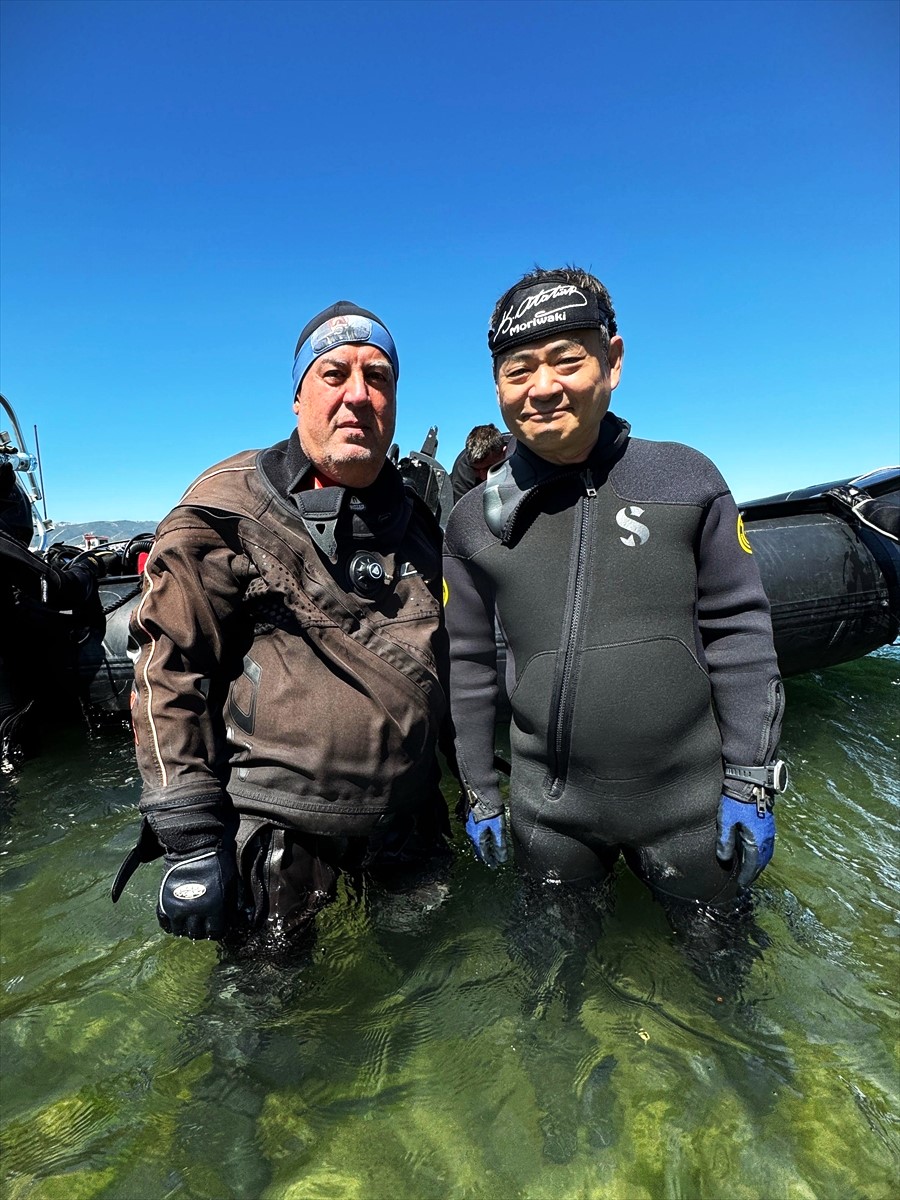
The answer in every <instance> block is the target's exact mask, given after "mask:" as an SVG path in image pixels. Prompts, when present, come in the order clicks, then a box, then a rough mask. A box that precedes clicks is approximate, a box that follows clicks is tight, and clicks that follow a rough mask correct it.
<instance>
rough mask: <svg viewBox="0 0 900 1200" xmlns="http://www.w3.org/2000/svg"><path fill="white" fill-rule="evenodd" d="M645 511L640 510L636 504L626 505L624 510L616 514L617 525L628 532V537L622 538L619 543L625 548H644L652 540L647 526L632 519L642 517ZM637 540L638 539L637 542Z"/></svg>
mask: <svg viewBox="0 0 900 1200" xmlns="http://www.w3.org/2000/svg"><path fill="white" fill-rule="evenodd" d="M643 515H644V510H643V509H642V508H638V506H637V505H636V504H626V506H625V507H624V508H620V509H619V511H618V512H617V513H616V524H617V525H618V526H619V528H620V529H627V530H628V537H620V538H619V541H620V542H621V543H622V545H623V546H643V544H644V543H645V542H646V541H648V540H649V538H650V530H649V529H648V528H647V526H646V525H642V524H641V522H640V521H633V520H632V519H631V518H632V517H642V516H643ZM635 538H636V539H637V540H636V541H635Z"/></svg>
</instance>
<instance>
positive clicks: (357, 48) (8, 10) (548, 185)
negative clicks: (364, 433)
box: [0, 0, 900, 521]
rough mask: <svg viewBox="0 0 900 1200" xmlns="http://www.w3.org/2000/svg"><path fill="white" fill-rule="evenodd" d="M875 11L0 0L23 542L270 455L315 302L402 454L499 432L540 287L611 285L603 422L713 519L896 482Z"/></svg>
mask: <svg viewBox="0 0 900 1200" xmlns="http://www.w3.org/2000/svg"><path fill="white" fill-rule="evenodd" d="M898 14H900V7H898V5H897V4H896V3H895V2H893V0H891V2H882V0H876V2H868V0H852V2H850V3H844V2H842V0H835V2H822V0H819V2H801V3H793V2H791V0H785V2H781V3H776V2H773V0H754V2H751V3H741V2H732V3H723V2H719V0H714V2H712V3H679V2H677V0H674V2H666V3H655V2H643V0H634V2H631V3H591V2H581V3H544V2H540V0H537V2H531V3H528V2H520V3H514V2H512V3H478V2H477V0H468V2H457V3H445V2H441V0H431V2H429V3H420V2H416V0H407V2H400V3H396V2H378V0H370V2H368V3H352V2H344V0H331V2H329V3H314V2H310V3H291V2H290V0H282V2H278V3H267V2H266V0H251V2H247V3H244V2H242V0H235V2H229V0H220V2H213V3H208V2H206V0H192V2H190V3H186V2H178V0H153V2H150V3H145V2H143V0H130V2H129V3H123V2H119V0H106V2H100V3H82V2H80V0H64V2H62V3H57V2H55V0H25V2H21V0H4V2H3V3H2V30H0V32H2V89H3V91H2V109H0V114H2V174H3V192H2V209H0V216H2V228H0V234H2V243H0V246H2V261H0V266H2V292H0V317H2V325H0V335H2V344H0V351H2V377H0V382H2V390H3V392H4V394H5V395H6V396H7V397H8V398H9V399H10V401H11V402H12V404H13V406H14V407H15V408H16V409H17V411H18V415H19V418H20V421H21V422H22V424H23V426H24V427H25V428H26V429H27V430H29V431H30V429H31V426H32V425H33V424H34V423H35V422H36V423H37V424H38V426H39V431H40V438H41V447H42V451H43V460H44V477H45V483H46V490H47V496H48V506H49V512H50V516H51V517H53V518H55V519H57V520H68V521H90V520H95V519H97V520H99V519H101V518H108V519H127V518H131V519H135V520H146V519H158V518H160V517H162V516H163V515H164V513H165V512H166V511H167V510H168V509H169V507H171V505H172V504H173V503H175V502H176V501H177V499H178V497H179V496H180V494H181V492H182V490H183V489H184V487H185V486H186V485H187V484H188V483H189V482H190V480H191V479H192V478H193V477H194V476H195V475H197V474H198V473H199V472H200V471H202V470H203V469H204V468H205V467H207V466H208V465H210V464H211V463H213V462H216V461H217V460H218V459H220V458H223V457H225V456H226V455H228V454H231V453H233V452H235V451H236V450H239V449H244V448H246V447H248V446H263V445H267V444H269V443H271V442H273V441H276V440H278V439H280V438H282V437H286V436H287V434H288V433H289V432H290V429H291V428H292V425H293V420H294V418H293V415H292V413H291V411H290V402H291V384H290V378H291V365H292V359H293V351H294V343H295V341H296V338H297V334H298V333H299V331H300V329H301V327H302V326H303V325H304V324H305V322H306V321H307V319H308V318H309V317H310V316H312V315H313V314H314V313H316V312H317V311H319V310H320V309H321V308H323V307H324V306H325V305H327V304H329V303H331V302H332V301H334V300H337V299H351V300H354V301H356V302H357V303H359V304H362V305H364V306H365V307H367V308H371V309H374V310H375V312H377V313H378V314H379V315H380V316H381V317H382V318H383V319H384V321H385V322H386V323H387V325H388V326H389V327H390V329H391V331H392V332H393V334H394V337H395V340H396V342H397V345H398V348H399V353H400V362H401V373H400V387H399V421H398V441H399V443H400V447H401V449H402V450H403V451H404V452H405V451H407V450H410V449H415V448H418V447H419V446H420V445H421V442H422V439H423V438H424V436H425V434H426V432H427V430H428V427H429V425H431V424H432V423H435V424H437V425H438V426H439V430H440V449H439V457H440V458H441V459H442V460H443V461H445V463H446V464H447V465H448V466H449V465H450V463H451V462H452V460H453V458H454V457H455V455H456V454H457V452H458V451H459V449H460V448H461V446H462V443H463V440H464V438H465V435H466V433H467V432H468V430H469V429H470V428H471V426H472V425H474V424H480V423H482V422H485V421H489V420H493V419H495V418H496V417H497V408H496V400H495V396H494V390H493V384H492V379H491V371H490V359H489V356H488V352H487V347H486V342H485V334H486V329H487V321H488V316H489V313H490V310H491V308H492V306H493V303H494V301H495V300H496V298H497V297H498V295H499V294H500V293H501V292H502V291H504V290H505V288H506V287H507V286H508V285H509V284H510V283H512V282H513V281H514V280H515V279H516V278H517V277H518V276H519V275H520V274H521V273H522V272H523V271H525V270H528V269H529V268H530V267H532V266H533V265H534V264H535V263H539V264H540V265H541V266H547V267H552V266H559V265H561V264H563V263H567V262H570V263H571V262H574V263H577V264H578V265H581V266H585V267H587V268H588V269H590V270H593V271H594V273H595V274H597V275H599V276H600V278H601V279H602V280H603V281H604V282H605V283H606V284H607V286H608V287H609V289H610V291H611V293H612V296H613V300H614V302H615V304H616V309H617V312H618V318H619V327H620V332H621V333H622V335H623V337H624V339H625V346H626V356H625V370H624V374H623V380H622V383H621V385H620V387H619V390H618V391H617V392H616V393H615V396H614V403H613V408H614V410H615V411H616V412H618V413H619V414H620V415H622V416H625V417H627V418H628V420H630V421H631V424H632V428H633V431H634V433H635V434H636V435H639V436H642V437H650V438H662V439H672V440H676V441H684V442H688V443H689V444H691V445H694V446H697V447H698V448H699V449H701V450H703V451H704V452H705V453H707V454H709V455H710V456H711V457H712V458H714V459H715V460H716V462H717V463H718V464H719V466H720V467H721V469H722V471H723V472H724V474H725V476H726V478H727V479H728V480H729V482H730V483H731V485H732V488H733V490H734V492H735V494H736V496H737V497H738V499H741V500H747V499H750V498H752V497H756V496H762V495H766V494H769V493H772V492H775V491H781V490H785V489H787V488H789V487H792V486H801V485H806V484H810V483H814V482H817V481H820V480H826V479H833V478H838V477H841V476H845V475H851V474H857V473H860V472H863V471H866V470H869V469H871V468H874V467H877V466H882V465H884V464H886V463H889V462H897V461H898V460H900V445H898V442H900V430H898V423H900V415H898V357H900V356H898V329H900V305H898V262H900V251H898V147H900V128H898V54H900V37H898V25H900V21H898Z"/></svg>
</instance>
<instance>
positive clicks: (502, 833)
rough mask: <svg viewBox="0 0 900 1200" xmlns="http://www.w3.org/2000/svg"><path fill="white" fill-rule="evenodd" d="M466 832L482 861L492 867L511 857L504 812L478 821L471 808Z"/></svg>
mask: <svg viewBox="0 0 900 1200" xmlns="http://www.w3.org/2000/svg"><path fill="white" fill-rule="evenodd" d="M466 833H467V834H468V835H469V840H470V841H471V843H472V845H473V846H474V847H475V853H476V854H477V855H478V857H479V858H480V859H481V861H482V862H483V863H484V864H485V865H486V866H488V867H491V868H492V869H493V868H494V867H499V866H500V864H501V863H505V862H506V860H507V858H509V850H508V849H507V845H506V818H505V817H504V815H503V813H498V814H497V816H496V817H485V818H484V819H483V820H481V821H478V820H476V818H475V813H474V812H473V811H472V810H471V809H470V810H469V815H468V816H467V817H466Z"/></svg>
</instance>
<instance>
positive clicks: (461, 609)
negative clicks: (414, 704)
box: [444, 515, 503, 821]
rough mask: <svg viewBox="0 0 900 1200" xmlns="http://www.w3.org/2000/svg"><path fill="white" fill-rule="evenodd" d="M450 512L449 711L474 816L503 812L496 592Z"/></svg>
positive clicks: (446, 545)
mask: <svg viewBox="0 0 900 1200" xmlns="http://www.w3.org/2000/svg"><path fill="white" fill-rule="evenodd" d="M454 524H455V522H454V519H453V517H452V515H451V519H450V523H449V524H448V527H447V534H446V538H445V542H444V582H445V611H446V620H447V630H448V633H449V635H450V713H451V716H452V719H453V726H454V730H455V745H456V758H457V763H458V766H459V772H460V777H461V779H462V782H463V784H464V786H465V787H466V789H467V792H468V795H469V804H470V807H471V809H472V811H473V812H474V813H475V817H476V820H479V821H480V820H484V818H485V817H493V816H496V815H497V814H498V813H501V812H502V811H503V800H502V799H501V796H500V786H499V782H498V779H497V772H496V770H495V769H494V721H495V719H496V713H497V642H496V638H495V634H494V597H493V590H492V588H491V585H490V584H489V582H488V580H487V578H486V577H485V575H484V574H483V573H482V572H481V571H479V570H478V567H477V565H476V564H474V563H473V562H472V561H471V560H469V559H468V558H467V557H466V556H465V555H464V554H463V553H461V552H460V548H459V546H458V544H457V543H456V541H455V539H454V529H453V527H454Z"/></svg>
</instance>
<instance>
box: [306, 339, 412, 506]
mask: <svg viewBox="0 0 900 1200" xmlns="http://www.w3.org/2000/svg"><path fill="white" fill-rule="evenodd" d="M294 412H295V413H296V414H297V432H298V434H299V435H300V444H301V446H302V447H303V450H304V453H305V454H306V456H307V458H308V459H309V460H310V462H311V463H312V464H313V466H314V467H315V468H316V470H317V471H318V472H319V474H320V475H325V476H327V477H328V478H329V479H331V480H333V481H334V482H335V483H339V484H341V485H342V486H344V487H368V486H369V484H370V483H374V482H375V479H376V477H377V475H378V472H379V471H380V470H381V468H382V466H383V465H384V460H385V456H386V455H387V452H388V447H389V446H390V444H391V439H392V438H393V436H394V424H395V421H396V415H397V405H396V384H395V382H394V372H393V369H392V368H391V363H390V360H389V359H388V358H387V356H386V355H385V353H384V351H383V350H381V349H379V348H378V347H377V346H368V345H361V346H354V345H344V346H334V347H332V348H331V349H330V350H327V351H326V352H325V353H324V354H322V355H320V356H319V357H318V358H317V359H316V360H315V361H314V362H313V364H312V366H311V367H310V368H309V370H308V371H307V372H306V374H305V375H304V376H303V380H302V381H301V383H300V390H299V392H298V393H297V398H296V399H295V400H294Z"/></svg>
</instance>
